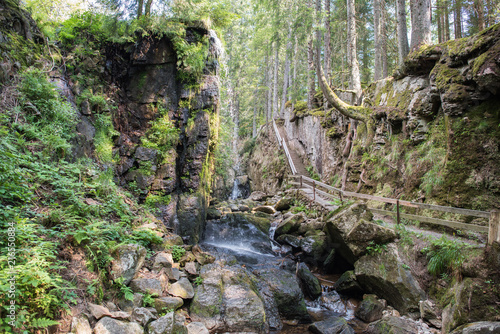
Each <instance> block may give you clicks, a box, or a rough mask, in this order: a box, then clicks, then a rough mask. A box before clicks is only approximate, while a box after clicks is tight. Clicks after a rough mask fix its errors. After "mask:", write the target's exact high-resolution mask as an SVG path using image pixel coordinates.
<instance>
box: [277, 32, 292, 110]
mask: <svg viewBox="0 0 500 334" xmlns="http://www.w3.org/2000/svg"><path fill="white" fill-rule="evenodd" d="M287 39H288V42H287V44H286V52H285V53H286V55H285V74H284V75H283V92H282V94H281V110H280V117H283V115H284V114H285V104H286V92H287V89H288V87H289V75H290V56H289V55H290V53H291V52H292V26H291V25H288V37H287Z"/></svg>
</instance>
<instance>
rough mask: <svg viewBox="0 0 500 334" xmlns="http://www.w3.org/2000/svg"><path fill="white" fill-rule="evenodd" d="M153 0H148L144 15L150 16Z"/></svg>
mask: <svg viewBox="0 0 500 334" xmlns="http://www.w3.org/2000/svg"><path fill="white" fill-rule="evenodd" d="M152 2H153V0H147V2H146V8H145V11H144V15H146V16H149V15H150V14H151V3H152Z"/></svg>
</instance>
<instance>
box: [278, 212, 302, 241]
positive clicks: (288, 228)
mask: <svg viewBox="0 0 500 334" xmlns="http://www.w3.org/2000/svg"><path fill="white" fill-rule="evenodd" d="M306 219H307V217H306V215H305V214H304V213H303V212H300V213H298V214H296V215H293V216H291V217H290V218H288V219H285V220H284V221H282V222H281V223H280V224H279V225H278V227H277V228H276V232H275V234H274V235H275V237H279V236H280V235H282V234H293V232H295V231H297V230H298V229H299V227H300V224H302V223H303V222H305V221H306Z"/></svg>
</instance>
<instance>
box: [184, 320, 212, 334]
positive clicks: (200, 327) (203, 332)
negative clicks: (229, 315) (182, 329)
mask: <svg viewBox="0 0 500 334" xmlns="http://www.w3.org/2000/svg"><path fill="white" fill-rule="evenodd" d="M186 327H187V330H188V334H210V332H209V331H208V329H207V327H205V325H204V324H203V323H201V322H191V323H189V324H188V325H187V326H186Z"/></svg>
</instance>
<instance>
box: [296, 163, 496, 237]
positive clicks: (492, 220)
mask: <svg viewBox="0 0 500 334" xmlns="http://www.w3.org/2000/svg"><path fill="white" fill-rule="evenodd" d="M294 174H295V173H294ZM288 176H289V177H290V178H297V177H300V182H289V183H290V184H292V185H297V186H301V187H305V188H311V189H314V191H315V192H317V193H318V194H320V195H323V196H326V197H329V198H336V197H335V196H334V195H332V194H329V193H327V192H325V191H322V190H320V189H318V187H322V188H325V189H327V190H331V191H336V192H337V193H338V194H339V196H340V199H341V200H342V197H343V196H347V197H355V198H359V199H365V200H372V201H378V202H383V203H390V204H395V205H397V206H398V210H397V212H392V211H387V210H381V209H374V208H370V210H371V211H373V212H375V213H380V214H385V215H392V216H396V217H398V223H399V219H400V218H407V219H411V220H417V221H421V222H426V223H431V224H436V225H442V226H448V227H453V228H458V229H465V230H471V231H477V232H486V233H488V244H492V243H493V242H500V212H499V211H496V210H493V211H491V212H488V211H479V210H470V209H462V208H454V207H449V206H441V205H433V204H424V203H417V202H411V201H403V200H399V199H394V198H387V197H379V196H372V195H367V194H360V193H355V192H350V191H343V190H341V189H338V188H335V187H332V186H329V185H327V184H325V183H323V182H320V181H317V180H314V179H312V178H310V177H307V176H304V175H288ZM303 181H307V182H312V183H313V185H312V186H311V185H309V184H307V183H305V182H303ZM400 205H402V206H406V207H411V208H418V209H424V210H434V211H441V212H448V213H454V214H460V215H465V216H474V217H481V218H488V219H489V227H485V226H479V225H474V224H466V223H460V222H454V221H449V220H443V219H437V218H432V217H424V216H418V215H411V214H406V213H400V212H399V206H400Z"/></svg>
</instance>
